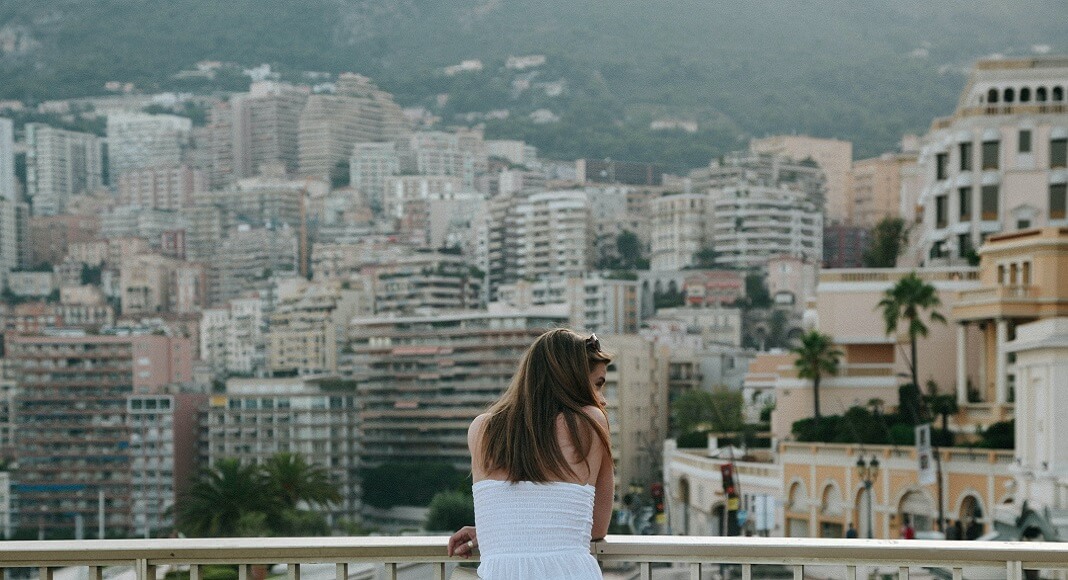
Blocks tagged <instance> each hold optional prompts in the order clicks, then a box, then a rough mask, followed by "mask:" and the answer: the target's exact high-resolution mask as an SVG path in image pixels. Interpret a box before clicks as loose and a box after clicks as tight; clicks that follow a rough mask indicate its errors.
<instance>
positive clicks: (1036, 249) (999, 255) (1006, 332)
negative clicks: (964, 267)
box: [951, 228, 1068, 423]
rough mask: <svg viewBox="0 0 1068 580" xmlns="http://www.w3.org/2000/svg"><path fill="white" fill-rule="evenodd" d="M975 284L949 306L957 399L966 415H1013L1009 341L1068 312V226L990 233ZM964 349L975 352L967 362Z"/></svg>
mask: <svg viewBox="0 0 1068 580" xmlns="http://www.w3.org/2000/svg"><path fill="white" fill-rule="evenodd" d="M979 252H980V256H981V262H980V267H979V280H980V282H981V284H982V286H981V287H980V288H975V289H972V290H969V291H965V292H961V294H960V297H959V298H958V299H957V300H956V302H955V304H954V306H953V310H952V319H951V320H952V321H953V322H955V323H956V324H955V325H954V326H955V327H956V328H955V331H956V335H957V344H956V353H957V360H958V373H957V376H956V377H955V379H956V380H955V383H956V386H957V400H958V402H959V403H961V404H962V407H964V408H965V409H967V420H968V422H982V423H989V422H992V421H998V420H1003V419H1008V418H1011V417H1012V409H1013V405H1012V403H1013V402H1014V401H1015V400H1016V398H1017V396H1018V395H1019V394H1020V392H1021V390H1022V389H1025V388H1026V387H1027V385H1026V384H1025V383H1021V381H1020V377H1018V374H1017V373H1018V371H1017V367H1016V366H1015V364H1014V359H1015V358H1016V355H1014V354H1013V353H1012V352H1011V351H1010V349H1009V347H1008V345H1009V343H1010V341H1020V344H1026V343H1028V341H1029V340H1030V339H1029V337H1026V336H1025V335H1024V334H1023V332H1022V330H1021V328H1023V327H1024V325H1027V324H1030V323H1034V322H1037V321H1043V320H1051V319H1056V318H1061V317H1065V316H1068V276H1065V271H1066V270H1068V229H1065V228H1045V229H1041V230H1024V231H1019V232H1015V233H1008V234H1002V235H998V236H992V237H990V238H988V239H987V243H986V244H984V245H983V247H982V248H980V250H979ZM967 353H974V355H973V356H977V357H978V361H977V362H976V364H969V365H965V367H964V368H963V369H962V368H961V366H960V362H961V361H963V360H965V356H966V354H967Z"/></svg>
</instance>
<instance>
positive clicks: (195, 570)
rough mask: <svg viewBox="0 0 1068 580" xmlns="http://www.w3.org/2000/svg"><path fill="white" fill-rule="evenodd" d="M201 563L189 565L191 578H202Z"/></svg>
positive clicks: (190, 579) (192, 579) (195, 579)
mask: <svg viewBox="0 0 1068 580" xmlns="http://www.w3.org/2000/svg"><path fill="white" fill-rule="evenodd" d="M200 573H201V569H200V564H190V565H189V580H200V578H201V574H200Z"/></svg>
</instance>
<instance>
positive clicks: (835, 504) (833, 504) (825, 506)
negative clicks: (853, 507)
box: [820, 484, 845, 516]
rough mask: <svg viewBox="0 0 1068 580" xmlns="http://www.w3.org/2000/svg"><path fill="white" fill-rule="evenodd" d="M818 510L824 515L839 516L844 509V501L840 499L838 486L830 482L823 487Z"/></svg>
mask: <svg viewBox="0 0 1068 580" xmlns="http://www.w3.org/2000/svg"><path fill="white" fill-rule="evenodd" d="M820 511H821V512H822V513H823V515H825V516H839V515H842V513H843V512H844V511H845V502H843V501H842V493H841V492H840V491H838V486H836V485H833V484H832V485H828V486H827V487H826V488H824V489H823V501H822V502H821V504H820Z"/></svg>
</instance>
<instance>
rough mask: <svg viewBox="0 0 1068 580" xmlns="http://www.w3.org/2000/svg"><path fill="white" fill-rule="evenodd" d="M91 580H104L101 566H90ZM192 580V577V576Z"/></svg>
mask: <svg viewBox="0 0 1068 580" xmlns="http://www.w3.org/2000/svg"><path fill="white" fill-rule="evenodd" d="M89 580H104V569H103V568H101V567H100V566H89ZM190 580H192V576H190ZM198 580H199V579H198Z"/></svg>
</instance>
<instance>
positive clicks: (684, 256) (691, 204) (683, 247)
mask: <svg viewBox="0 0 1068 580" xmlns="http://www.w3.org/2000/svg"><path fill="white" fill-rule="evenodd" d="M651 208H652V216H653V218H652V222H653V223H652V236H651V241H650V260H649V262H650V269H652V270H663V271H670V270H682V269H683V268H687V267H690V266H693V265H695V262H694V259H695V256H696V255H697V253H698V252H700V251H701V250H703V249H705V248H708V247H710V246H711V243H712V232H711V227H710V226H711V223H712V200H711V199H710V198H709V196H708V195H707V194H704V193H689V194H675V195H665V196H664V197H659V198H655V199H653V200H652V201H651Z"/></svg>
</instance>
